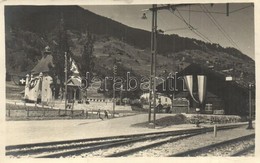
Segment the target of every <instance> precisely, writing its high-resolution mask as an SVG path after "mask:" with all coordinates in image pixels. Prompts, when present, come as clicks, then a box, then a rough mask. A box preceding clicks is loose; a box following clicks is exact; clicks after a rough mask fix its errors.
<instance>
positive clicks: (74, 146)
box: [6, 124, 244, 158]
mask: <svg viewBox="0 0 260 163" xmlns="http://www.w3.org/2000/svg"><path fill="white" fill-rule="evenodd" d="M242 125H244V124H239V125H226V126H220V127H218V130H227V129H233V128H237V127H240V126H242ZM211 131H213V127H206V128H197V129H191V130H179V131H167V132H156V133H147V134H136V135H125V136H114V137H103V138H93V139H80V140H69V141H59V142H46V143H37V144H23V145H14V146H7V147H6V156H9V157H33V158H59V157H78V156H83V157H87V156H88V154H89V153H93V152H95V151H102V150H105V149H111V148H117V151H116V152H115V153H112V154H99V155H98V156H100V155H102V156H104V157H119V156H126V155H129V154H131V153H134V152H136V151H142V150H144V149H149V148H153V147H155V146H160V145H162V144H165V143H168V142H173V141H179V140H181V139H185V138H188V137H192V136H195V135H198V134H203V133H207V132H211ZM147 141H148V143H146V144H145V145H143V144H144V143H143V142H147ZM135 143H137V144H138V143H139V144H141V145H138V146H137V147H133V148H130V149H128V150H123V151H122V147H124V146H128V145H130V146H131V144H135Z"/></svg>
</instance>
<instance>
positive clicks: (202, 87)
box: [197, 75, 207, 104]
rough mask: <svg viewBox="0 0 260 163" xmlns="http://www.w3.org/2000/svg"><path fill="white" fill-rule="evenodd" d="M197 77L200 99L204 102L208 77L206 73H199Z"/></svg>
mask: <svg viewBox="0 0 260 163" xmlns="http://www.w3.org/2000/svg"><path fill="white" fill-rule="evenodd" d="M197 78H198V94H199V101H200V103H201V104H202V103H203V102H204V99H205V96H206V86H207V77H206V76H205V75H198V76H197Z"/></svg>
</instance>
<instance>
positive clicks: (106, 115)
mask: <svg viewBox="0 0 260 163" xmlns="http://www.w3.org/2000/svg"><path fill="white" fill-rule="evenodd" d="M104 113H105V118H107V119H108V113H107V111H106V110H104Z"/></svg>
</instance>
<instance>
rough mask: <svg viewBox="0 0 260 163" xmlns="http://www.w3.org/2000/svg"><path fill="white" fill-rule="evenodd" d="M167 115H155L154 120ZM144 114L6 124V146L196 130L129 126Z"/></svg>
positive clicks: (188, 126)
mask: <svg viewBox="0 0 260 163" xmlns="http://www.w3.org/2000/svg"><path fill="white" fill-rule="evenodd" d="M165 116H169V114H158V115H157V117H156V118H157V119H159V118H162V117H165ZM147 121H148V115H147V114H138V115H133V116H126V117H120V118H114V119H104V120H101V119H83V120H73V119H72V120H38V121H35V120H31V121H6V134H5V135H6V145H18V144H31V143H40V142H51V141H63V140H75V139H86V138H97V137H108V136H119V135H130V134H141V133H150V132H160V131H173V130H183V129H192V128H196V126H195V125H194V124H179V125H173V126H169V127H156V128H148V127H133V125H134V124H137V123H142V122H147Z"/></svg>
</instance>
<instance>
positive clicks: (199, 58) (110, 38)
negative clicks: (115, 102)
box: [5, 6, 255, 84]
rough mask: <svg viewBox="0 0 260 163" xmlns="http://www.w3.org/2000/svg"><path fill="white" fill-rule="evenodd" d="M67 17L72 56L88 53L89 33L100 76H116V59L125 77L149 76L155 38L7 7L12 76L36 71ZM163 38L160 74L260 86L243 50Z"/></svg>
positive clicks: (70, 14)
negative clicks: (212, 76) (208, 71)
mask: <svg viewBox="0 0 260 163" xmlns="http://www.w3.org/2000/svg"><path fill="white" fill-rule="evenodd" d="M61 15H62V16H63V18H64V22H65V27H66V29H67V33H68V35H69V36H70V38H71V40H70V48H71V51H72V52H73V54H74V55H75V56H78V58H80V56H81V54H82V51H83V46H84V40H85V39H86V29H87V28H88V29H89V31H90V32H91V33H92V34H93V35H94V36H95V44H94V55H95V69H94V70H95V72H96V73H97V74H98V75H106V74H109V73H112V66H113V61H114V59H115V58H117V59H120V60H121V68H122V69H124V70H125V71H128V70H129V71H132V72H133V73H135V74H138V75H146V76H148V75H149V73H150V72H149V71H150V50H149V49H150V32H148V31H144V30H140V29H135V28H131V27H128V26H125V25H123V24H121V23H118V22H115V21H113V20H111V19H108V18H105V17H102V16H99V15H96V14H94V13H92V12H90V11H87V10H84V9H82V8H81V7H79V6H48V7H46V6H45V7H43V6H38V7H33V6H7V7H5V30H6V31H5V34H6V35H5V37H6V68H7V71H8V72H23V71H29V70H30V69H31V68H32V67H33V66H34V65H36V63H37V61H38V60H39V59H40V58H41V51H42V50H43V48H44V47H45V46H46V45H48V44H51V43H52V42H53V41H55V37H56V36H55V35H57V33H56V31H55V30H56V29H57V26H58V24H59V21H60V18H61ZM159 37H160V42H159V43H158V53H159V54H158V57H157V60H158V61H157V63H158V74H163V73H164V72H165V71H167V72H175V71H180V70H181V69H182V68H184V67H185V66H187V65H189V64H190V63H199V64H203V65H208V66H214V69H215V70H216V71H218V72H222V73H226V74H230V75H232V76H235V77H236V78H237V79H238V81H239V82H240V83H242V84H245V83H246V82H248V81H254V80H255V79H254V74H255V72H254V71H255V63H254V61H253V60H252V59H251V58H249V57H248V56H246V55H244V54H242V53H241V52H240V51H238V50H237V49H234V48H223V47H221V46H220V45H218V44H210V43H205V42H202V41H199V40H195V39H190V38H183V37H179V36H178V35H160V36H159ZM222 70H224V71H222Z"/></svg>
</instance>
